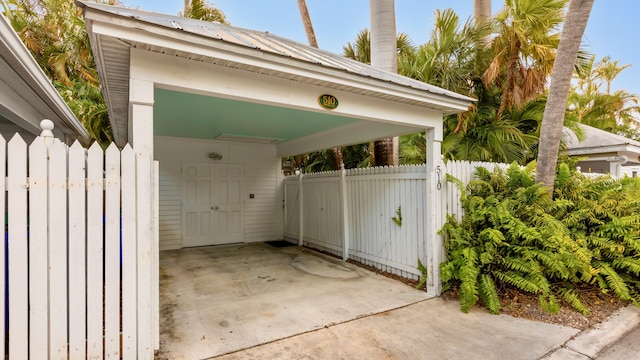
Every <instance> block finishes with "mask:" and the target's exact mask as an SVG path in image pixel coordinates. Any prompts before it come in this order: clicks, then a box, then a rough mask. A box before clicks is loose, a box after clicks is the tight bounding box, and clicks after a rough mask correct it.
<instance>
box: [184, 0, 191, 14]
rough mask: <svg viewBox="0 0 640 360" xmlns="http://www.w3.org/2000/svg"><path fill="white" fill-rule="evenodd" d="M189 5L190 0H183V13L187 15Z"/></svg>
mask: <svg viewBox="0 0 640 360" xmlns="http://www.w3.org/2000/svg"><path fill="white" fill-rule="evenodd" d="M190 5H191V0H184V13H185V14H186V13H187V9H188V8H189V6H190Z"/></svg>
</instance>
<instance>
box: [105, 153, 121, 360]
mask: <svg viewBox="0 0 640 360" xmlns="http://www.w3.org/2000/svg"><path fill="white" fill-rule="evenodd" d="M105 163H106V168H105V170H106V171H105V186H104V194H105V195H104V202H105V204H104V205H105V232H104V259H105V260H104V262H105V265H104V271H105V274H104V279H105V280H104V292H105V294H104V304H105V305H104V306H105V315H104V357H105V359H120V152H119V151H118V148H117V147H116V145H115V144H113V143H112V144H111V145H110V146H109V148H108V149H107V152H106V159H105Z"/></svg>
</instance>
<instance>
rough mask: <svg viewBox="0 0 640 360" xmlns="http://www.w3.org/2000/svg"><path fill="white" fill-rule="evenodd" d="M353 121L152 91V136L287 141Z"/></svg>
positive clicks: (327, 114)
mask: <svg viewBox="0 0 640 360" xmlns="http://www.w3.org/2000/svg"><path fill="white" fill-rule="evenodd" d="M356 121H357V119H352V118H347V117H342V116H336V115H333V114H330V113H318V112H305V111H302V110H295V109H288V108H281V107H276V106H270V105H262V104H256V103H248V102H243V101H238V100H229V99H222V98H214V97H209V96H204V95H196V94H189V93H183V92H177V91H171V90H165V89H155V102H154V110H153V126H154V134H155V135H163V136H176V137H188V138H201V139H214V138H216V137H217V136H219V135H221V134H231V135H240V136H251V137H261V138H271V139H280V140H283V141H286V140H291V139H295V138H299V137H302V136H306V135H311V134H313V133H317V132H321V131H324V130H328V129H332V128H335V127H339V126H343V125H347V124H350V123H354V122H356Z"/></svg>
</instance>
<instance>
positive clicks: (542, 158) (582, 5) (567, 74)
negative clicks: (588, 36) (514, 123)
mask: <svg viewBox="0 0 640 360" xmlns="http://www.w3.org/2000/svg"><path fill="white" fill-rule="evenodd" d="M593 2H594V0H571V1H570V2H569V8H568V10H567V16H566V19H565V21H564V25H563V28H562V34H561V35H560V44H559V45H558V51H557V53H556V60H555V62H554V64H553V71H552V72H551V84H550V85H549V97H548V99H547V105H546V106H545V108H544V115H543V117H542V125H541V128H540V145H539V149H538V163H537V167H536V182H539V183H543V184H544V185H545V186H546V187H547V188H548V189H549V192H550V193H552V192H553V186H554V182H555V179H556V165H557V163H558V150H559V148H560V140H561V136H562V129H563V125H564V113H565V110H566V108H567V99H568V97H569V90H570V88H571V76H572V75H573V69H574V66H575V64H576V59H577V57H578V49H579V48H580V43H581V42H582V36H583V34H584V30H585V28H586V27H587V22H588V21H589V15H590V13H591V7H592V6H593Z"/></svg>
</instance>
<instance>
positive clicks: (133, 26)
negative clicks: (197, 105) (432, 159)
mask: <svg viewBox="0 0 640 360" xmlns="http://www.w3.org/2000/svg"><path fill="white" fill-rule="evenodd" d="M76 4H77V5H78V6H81V7H82V8H84V11H85V21H86V23H87V29H88V31H89V34H90V38H91V41H92V47H93V48H94V52H96V50H97V54H96V61H97V62H98V65H99V70H100V73H101V76H102V77H103V78H105V79H103V80H104V81H103V85H105V86H107V88H105V96H106V98H107V99H106V101H107V104H108V108H109V109H110V110H109V111H110V118H111V119H112V121H113V123H112V129H113V130H114V136H115V137H116V138H120V139H123V138H124V139H126V134H127V131H128V124H127V116H128V111H129V107H128V102H129V93H128V87H129V77H128V75H129V51H130V49H132V48H135V49H142V50H147V51H151V52H157V53H162V54H166V55H170V56H175V57H181V58H187V59H192V60H195V61H199V62H204V63H210V64H216V65H220V66H224V67H230V68H234V69H241V70H245V71H248V72H255V73H259V74H264V75H268V76H273V77H277V78H281V79H288V80H293V81H297V82H302V83H308V84H312V85H318V86H323V87H325V88H329V89H336V90H343V91H347V92H350V93H354V94H360V95H366V96H370V97H372V98H379V99H385V100H392V101H395V102H398V103H405V104H410V105H416V106H420V107H425V108H429V109H434V110H438V111H441V112H442V113H443V114H452V113H457V112H460V111H465V110H467V108H468V106H469V105H470V104H471V102H473V101H475V99H473V98H470V97H467V96H464V95H460V94H457V93H455V92H451V91H448V90H444V89H442V88H439V87H436V86H433V85H429V84H426V83H424V82H421V81H417V80H414V79H410V78H407V77H404V76H401V75H398V74H394V73H391V72H386V71H382V70H379V69H377V68H374V67H372V66H370V65H367V64H364V63H360V62H358V61H355V60H351V59H348V58H345V57H343V56H340V55H336V54H333V53H330V52H328V51H324V50H322V49H318V48H313V47H310V46H307V45H304V44H300V43H297V42H295V41H292V40H289V39H286V38H283V37H280V36H277V35H273V34H270V33H268V32H261V31H254V30H247V29H242V28H237V27H232V26H226V25H222V24H218V23H211V22H205V21H199V20H194V19H188V18H182V17H176V16H170V15H163V14H157V13H150V12H145V11H140V10H134V9H127V8H121V7H114V6H109V5H102V4H96V3H90V2H83V1H77V0H76ZM96 24H97V25H96ZM105 26H106V27H108V29H107V28H106V27H105ZM116 27H117V28H116ZM120 29H128V31H126V32H122V30H120ZM107 32H108V33H109V34H110V35H111V36H102V34H105V33H107ZM115 33H117V34H119V35H117V36H113V34H115ZM159 39H162V40H168V41H172V44H175V45H172V47H167V46H164V43H163V42H162V41H160V40H159Z"/></svg>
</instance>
